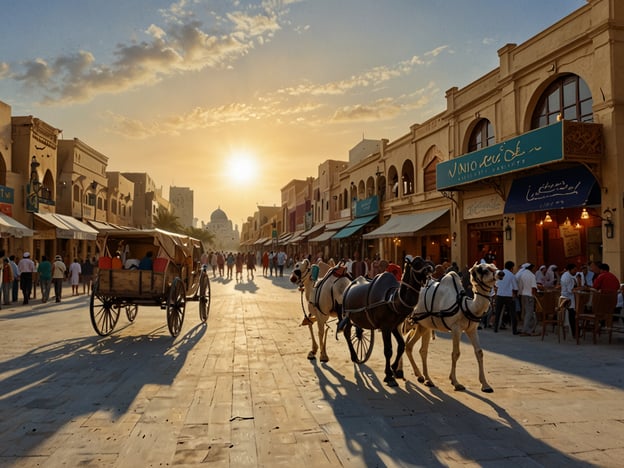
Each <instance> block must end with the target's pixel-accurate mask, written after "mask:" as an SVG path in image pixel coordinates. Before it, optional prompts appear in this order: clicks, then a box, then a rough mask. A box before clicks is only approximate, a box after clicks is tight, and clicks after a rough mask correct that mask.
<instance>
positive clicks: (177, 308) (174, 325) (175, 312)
mask: <svg viewBox="0 0 624 468" xmlns="http://www.w3.org/2000/svg"><path fill="white" fill-rule="evenodd" d="M185 310H186V288H185V287H184V282H183V281H182V280H181V279H180V278H174V280H173V283H171V288H170V289H169V298H168V299H167V326H168V327H169V333H171V336H173V337H176V336H178V334H179V333H180V330H181V329H182V324H183V323H184V311H185Z"/></svg>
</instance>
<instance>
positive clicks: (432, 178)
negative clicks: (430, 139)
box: [423, 158, 440, 192]
mask: <svg viewBox="0 0 624 468" xmlns="http://www.w3.org/2000/svg"><path fill="white" fill-rule="evenodd" d="M439 162H440V160H439V159H438V158H433V159H432V160H431V161H430V162H429V164H427V165H426V166H425V169H424V172H423V182H424V190H425V192H431V191H433V190H436V166H437V165H438V163H439Z"/></svg>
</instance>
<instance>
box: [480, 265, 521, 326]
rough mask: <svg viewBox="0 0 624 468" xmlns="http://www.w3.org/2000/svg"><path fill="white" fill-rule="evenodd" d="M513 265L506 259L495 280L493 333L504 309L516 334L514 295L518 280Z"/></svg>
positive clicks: (516, 293) (515, 294) (516, 291)
mask: <svg viewBox="0 0 624 468" xmlns="http://www.w3.org/2000/svg"><path fill="white" fill-rule="evenodd" d="M514 266H516V264H515V263H514V262H512V261H511V260H507V261H506V262H505V268H504V269H503V273H504V275H503V277H502V278H501V279H498V280H496V286H495V289H496V299H495V308H494V333H498V328H499V326H500V325H501V324H500V321H501V318H502V317H501V314H502V312H503V309H506V310H507V315H508V316H509V318H510V320H511V330H512V332H513V334H514V335H517V334H518V323H517V321H516V296H517V295H518V282H517V280H516V277H515V275H514V274H513V268H514ZM486 328H487V325H486Z"/></svg>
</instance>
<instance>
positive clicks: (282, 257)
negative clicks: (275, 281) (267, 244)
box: [275, 250, 288, 276]
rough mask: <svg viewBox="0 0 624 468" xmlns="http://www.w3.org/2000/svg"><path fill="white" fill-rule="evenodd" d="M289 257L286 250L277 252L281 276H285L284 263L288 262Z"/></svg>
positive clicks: (278, 268)
mask: <svg viewBox="0 0 624 468" xmlns="http://www.w3.org/2000/svg"><path fill="white" fill-rule="evenodd" d="M287 259H288V256H287V255H286V252H284V251H283V250H280V251H279V252H278V253H277V270H279V275H280V276H284V265H285V264H286V260H287ZM277 270H275V276H277Z"/></svg>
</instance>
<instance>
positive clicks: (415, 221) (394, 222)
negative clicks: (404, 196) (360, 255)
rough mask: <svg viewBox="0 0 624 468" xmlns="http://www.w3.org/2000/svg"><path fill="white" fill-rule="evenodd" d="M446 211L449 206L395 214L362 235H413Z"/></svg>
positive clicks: (373, 236) (370, 236)
mask: <svg viewBox="0 0 624 468" xmlns="http://www.w3.org/2000/svg"><path fill="white" fill-rule="evenodd" d="M446 213H448V208H444V209H443V210H436V211H428V212H426V213H414V214H409V215H395V216H392V217H391V218H390V219H389V220H388V222H387V223H386V224H384V225H383V226H380V227H378V228H377V229H375V230H374V231H371V232H369V233H367V234H364V235H363V236H362V237H363V238H364V239H380V238H383V237H394V236H413V235H415V234H416V233H417V232H418V231H420V230H421V229H423V228H424V227H426V226H428V225H429V224H431V223H432V222H434V221H435V220H436V219H438V218H440V217H441V216H442V215H444V214H446Z"/></svg>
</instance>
